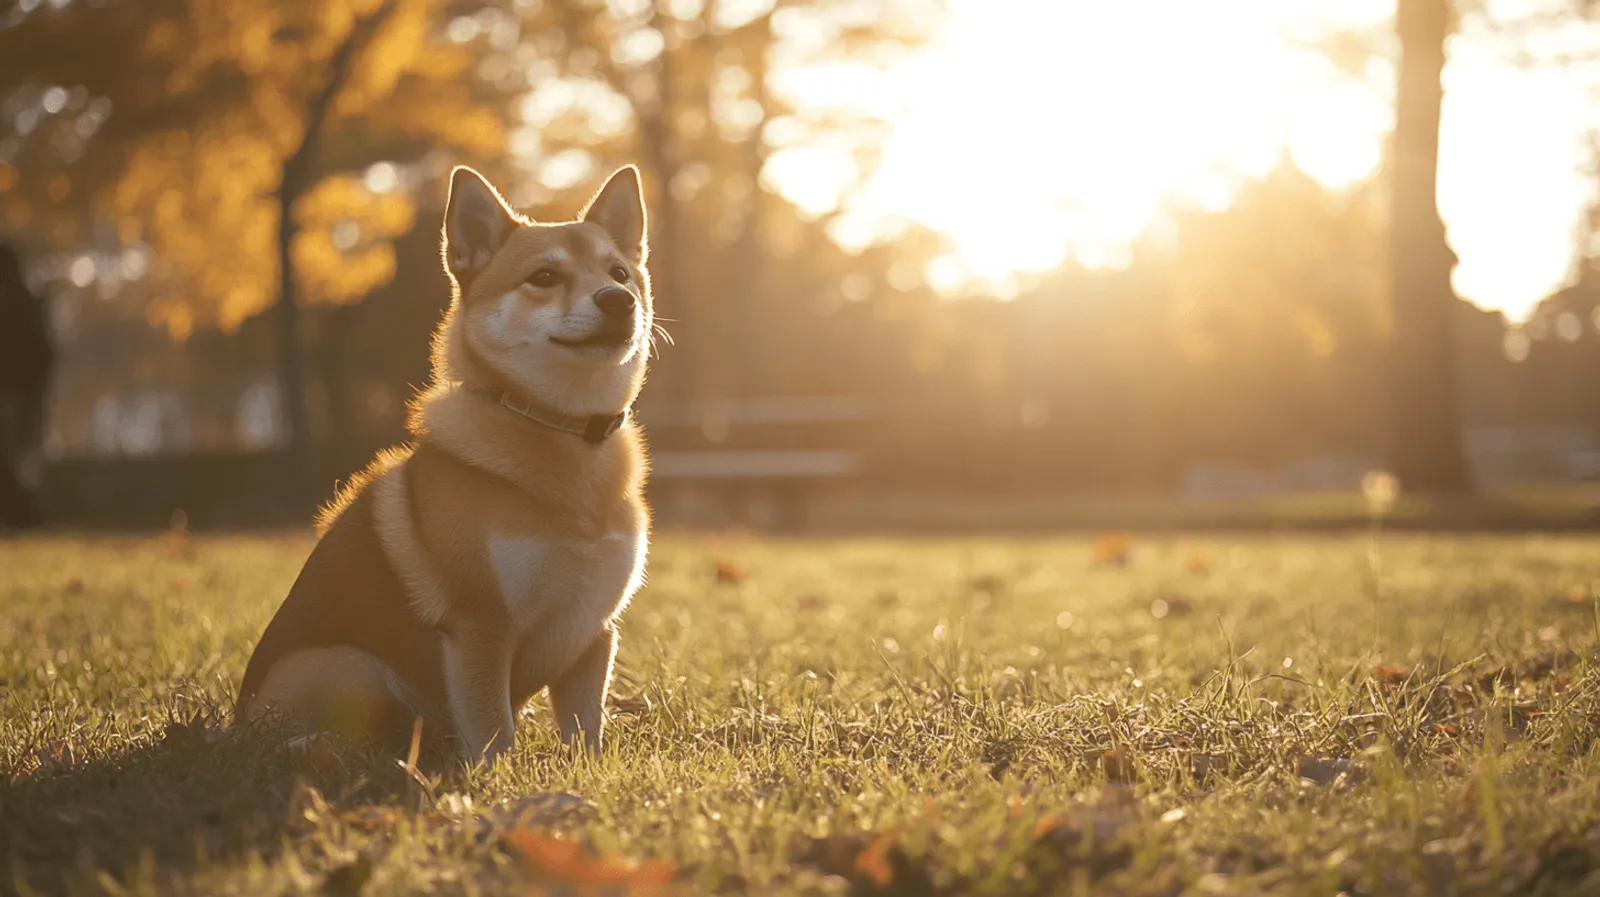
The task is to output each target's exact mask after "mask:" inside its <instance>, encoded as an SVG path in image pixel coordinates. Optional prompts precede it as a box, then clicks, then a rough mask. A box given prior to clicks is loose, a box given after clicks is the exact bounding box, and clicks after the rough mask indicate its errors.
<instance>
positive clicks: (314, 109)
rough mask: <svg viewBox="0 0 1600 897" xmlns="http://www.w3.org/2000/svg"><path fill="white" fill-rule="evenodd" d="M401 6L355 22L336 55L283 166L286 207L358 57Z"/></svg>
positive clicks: (391, 2) (301, 184) (390, 1)
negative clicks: (303, 126)
mask: <svg viewBox="0 0 1600 897" xmlns="http://www.w3.org/2000/svg"><path fill="white" fill-rule="evenodd" d="M398 5H399V0H386V2H385V3H384V4H383V5H382V6H380V7H378V8H377V9H375V10H373V11H372V12H371V13H369V14H368V15H366V16H364V17H362V18H360V19H358V20H356V23H355V25H353V26H352V27H351V28H350V33H349V34H348V35H346V36H345V39H344V42H343V43H341V44H340V45H339V48H338V49H337V50H335V51H334V53H333V58H332V59H331V60H329V62H328V81H327V83H325V84H323V85H322V89H321V90H320V91H318V92H317V94H316V96H314V97H312V98H311V105H310V107H309V109H308V111H307V115H306V130H305V134H304V135H302V136H301V138H300V145H299V146H298V147H296V148H295V151H294V152H293V153H291V154H290V155H289V158H287V159H285V160H284V163H283V183H282V184H281V185H279V187H278V190H279V192H280V193H281V194H282V195H283V197H284V199H285V200H286V201H285V203H284V205H285V206H287V205H288V204H289V202H291V201H292V200H293V198H294V197H296V196H298V195H300V193H301V192H302V191H303V190H304V189H305V186H306V185H305V181H306V175H307V174H308V173H309V170H310V167H311V160H312V158H313V157H314V156H315V155H316V151H317V146H318V144H319V143H320V142H321V140H322V135H323V132H324V131H325V130H326V128H327V124H328V113H329V112H330V111H331V110H332V108H333V102H334V100H336V99H338V98H339V94H340V92H341V91H343V90H344V85H345V82H346V81H348V80H350V70H351V69H352V68H354V67H355V60H356V57H357V56H358V55H360V52H361V51H362V50H363V49H365V48H366V46H367V44H369V43H371V42H372V38H373V35H375V34H377V32H378V28H379V27H381V26H382V25H383V23H384V22H385V21H386V20H388V18H389V16H391V15H392V14H393V13H394V10H395V7H396V6H398ZM285 211H287V208H286V209H285Z"/></svg>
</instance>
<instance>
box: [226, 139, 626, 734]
mask: <svg viewBox="0 0 1600 897" xmlns="http://www.w3.org/2000/svg"><path fill="white" fill-rule="evenodd" d="M644 214H645V213H644V204H643V201H642V196H641V193H640V189H639V181H638V172H637V171H635V170H634V169H633V168H631V167H629V168H624V169H622V170H620V171H618V172H617V173H616V174H614V175H613V176H612V178H611V179H610V181H608V182H607V184H606V186H605V187H604V188H603V189H602V190H601V191H600V193H599V194H598V195H597V196H596V197H595V200H594V201H593V202H592V203H591V204H590V206H589V208H588V210H586V211H585V213H584V214H583V216H581V217H580V219H579V220H577V221H574V222H569V223H565V224H558V225H540V224H533V223H531V222H528V221H526V220H524V219H521V218H519V217H517V216H516V215H515V214H514V213H512V212H511V211H510V210H509V209H507V208H506V206H505V204H504V203H503V201H502V200H501V199H500V197H499V194H498V193H496V192H495V190H494V188H492V187H490V186H489V185H488V184H487V182H485V181H483V180H482V178H481V177H480V176H478V175H477V173H476V172H473V171H471V170H470V169H464V168H458V169H457V170H456V171H455V172H454V173H453V175H452V178H451V188H450V200H449V203H448V204H447V210H446V213H445V226H444V240H443V253H444V260H445V268H446V270H447V271H448V272H449V274H450V276H451V279H452V282H453V284H454V286H455V289H454V291H453V297H452V301H451V304H450V309H449V311H448V312H447V314H446V315H445V318H444V321H443V323H442V324H441V325H440V327H439V330H438V332H437V333H436V334H435V337H434V344H433V368H434V377H433V382H432V384H431V386H430V387H429V388H428V389H427V390H426V391H424V392H423V393H422V395H420V396H419V397H418V399H417V401H416V402H415V404H414V405H413V408H412V414H411V420H410V429H411V433H412V435H413V437H414V442H413V445H412V446H410V447H407V448H403V449H397V450H391V451H388V452H385V453H383V454H381V455H380V456H379V457H378V458H377V459H376V460H375V461H374V462H373V463H372V464H371V465H370V466H369V467H368V468H367V470H365V471H364V472H362V473H361V474H360V475H359V476H357V477H356V478H355V479H354V480H353V481H352V482H351V483H350V484H349V485H348V486H347V487H346V488H345V489H344V490H342V492H341V493H340V495H339V496H338V498H337V499H336V500H335V502H334V503H333V505H332V506H330V508H329V509H328V510H327V511H326V512H325V513H324V514H323V516H322V518H321V520H320V521H319V528H320V530H321V533H322V536H321V539H320V541H319V542H318V544H317V546H316V548H315V550H313V552H312V554H311V557H310V558H309V559H308V560H307V561H306V565H305V568H304V569H303V570H302V572H301V574H300V578H299V579H298V580H297V581H296V582H295V584H294V587H293V588H292V589H291V590H290V592H289V595H288V597H287V598H286V599H285V601H284V603H283V605H282V607H280V608H279V610H278V613H277V615H276V616H275V617H274V618H273V620H272V622H271V623H270V624H269V625H268V627H267V630H266V632H265V633H264V634H263V636H262V638H261V642H260V644H259V645H258V646H257V647H256V651H255V653H254V655H252V657H251V658H250V664H249V667H248V668H247V669H246V671H245V677H244V682H243V684H242V685H241V687H240V695H239V703H238V708H237V715H238V716H239V717H240V718H241V719H245V720H255V719H259V718H261V717H263V716H267V715H269V714H283V715H286V716H287V717H288V718H290V719H291V720H293V721H294V722H296V723H299V724H301V725H302V726H306V727H309V728H311V729H313V730H320V731H339V732H344V733H348V734H352V735H357V736H361V737H364V738H377V737H382V736H384V735H386V734H390V733H394V734H399V733H407V732H409V731H410V729H411V725H412V721H413V720H414V719H415V718H416V717H418V716H420V717H422V718H423V719H424V720H425V721H427V722H428V723H431V724H432V725H433V726H434V730H435V731H436V732H439V731H442V732H443V733H444V734H446V735H448V736H450V739H451V741H452V743H453V745H454V747H455V749H456V750H457V752H458V753H459V755H460V756H461V758H462V759H463V760H465V761H467V762H475V761H477V760H479V759H490V760H492V759H493V758H495V757H496V756H498V755H500V754H502V753H503V752H505V751H506V750H507V749H509V748H510V747H511V746H512V744H513V740H514V730H515V723H516V718H517V714H518V710H519V708H520V707H521V706H522V705H523V704H524V703H525V702H526V701H527V700H528V699H529V698H531V697H532V696H534V695H535V694H537V693H538V692H539V691H540V690H541V689H544V688H547V687H548V689H549V694H550V703H551V706H552V709H553V710H554V712H555V717H556V723H557V725H558V727H559V729H560V732H561V735H562V737H563V738H564V739H565V740H566V741H567V742H568V743H576V744H582V745H583V746H585V747H588V748H590V749H596V748H598V747H599V745H600V737H601V728H602V726H603V724H604V716H605V715H604V709H603V708H604V701H605V694H606V690H607V688H608V685H609V682H610V677H611V664H612V657H613V655H614V653H615V651H616V644H617V632H616V620H617V615H618V614H619V613H620V612H621V611H622V609H623V607H624V606H625V605H626V604H627V603H628V601H629V599H630V598H631V597H632V595H633V593H634V592H635V591H636V590H637V589H638V588H639V587H640V585H641V584H642V582H643V578H644V567H645V553H646V547H647V543H648V537H649V515H648V512H647V510H646V508H645V504H644V499H643V495H642V492H643V488H644V480H645V474H646V465H645V457H644V446H643V441H642V439H641V437H640V435H639V433H638V432H637V430H636V429H635V428H634V426H633V425H632V423H631V421H630V422H626V423H624V424H623V425H622V426H621V428H620V429H618V430H617V431H616V432H615V433H612V434H611V435H610V436H609V437H607V438H605V439H603V441H600V442H599V443H598V444H594V443H591V442H589V441H587V440H586V439H584V438H581V437H580V436H578V435H574V434H573V433H570V432H563V431H561V430H558V429H554V428H551V427H549V426H545V425H542V424H541V423H539V422H537V421H536V420H532V419H529V417H527V416H525V415H524V414H520V413H518V412H517V411H514V410H512V409H511V408H509V407H507V404H506V403H504V402H502V401H499V400H497V399H496V398H495V396H500V397H501V398H504V397H508V396H509V397H515V399H516V400H517V402H519V403H526V404H528V405H531V406H533V407H538V408H543V409H547V410H548V412H549V413H551V414H554V415H557V416H562V415H565V416H571V417H579V418H581V417H583V416H594V417H596V418H602V417H605V416H612V415H617V414H619V413H620V412H623V411H625V410H626V409H627V408H629V407H630V406H631V405H632V403H633V401H634V398H635V397H636V396H637V394H638V391H639V388H640V386H641V385H642V384H643V381H644V371H645V359H646V356H647V354H648V347H649V335H650V332H651V328H652V326H653V319H652V309H651V302H650V293H649V282H648V280H647V277H646V274H645V271H644V262H645V254H646V249H645V238H644V233H645V217H644ZM552 272H554V273H553V274H552ZM619 286H620V287H621V288H623V289H625V290H626V291H627V292H628V293H630V294H631V296H632V300H631V302H632V304H631V306H629V307H628V310H627V311H625V312H619V311H617V307H616V304H615V301H613V302H612V303H611V304H610V305H608V306H607V307H608V308H610V311H609V312H608V311H606V310H605V309H603V308H602V302H601V301H600V300H601V294H602V293H606V294H608V295H606V296H604V297H603V298H605V299H607V300H617V299H618V295H617V293H616V288H617V287H619ZM583 340H604V341H606V342H604V343H592V344H584V343H582V342H581V341H583ZM624 340H625V341H624ZM612 341H616V342H615V344H612ZM574 343H578V344H577V345H574ZM490 390H493V391H495V392H492V393H491V392H489V391H490Z"/></svg>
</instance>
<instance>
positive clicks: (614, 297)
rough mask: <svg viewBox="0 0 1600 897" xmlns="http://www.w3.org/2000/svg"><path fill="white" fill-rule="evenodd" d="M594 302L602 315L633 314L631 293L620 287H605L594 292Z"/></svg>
mask: <svg viewBox="0 0 1600 897" xmlns="http://www.w3.org/2000/svg"><path fill="white" fill-rule="evenodd" d="M594 304H595V306H596V307H597V308H599V309H600V313H601V314H603V315H615V316H621V315H631V314H633V294H632V293H630V292H628V291H627V290H625V289H623V288H622V287H606V288H605V289H603V290H601V291H600V292H598V293H595V294H594Z"/></svg>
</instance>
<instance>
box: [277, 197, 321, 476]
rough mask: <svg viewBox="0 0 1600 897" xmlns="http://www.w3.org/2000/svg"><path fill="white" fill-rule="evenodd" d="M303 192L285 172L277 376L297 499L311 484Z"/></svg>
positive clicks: (281, 206)
mask: <svg viewBox="0 0 1600 897" xmlns="http://www.w3.org/2000/svg"><path fill="white" fill-rule="evenodd" d="M299 195H300V191H299V190H298V189H291V188H290V185H289V178H288V173H287V172H286V173H285V177H284V181H283V186H282V189H280V190H279V191H278V373H279V376H280V378H281V380H282V388H283V411H284V418H285V423H286V424H288V427H289V433H288V436H289V444H288V448H289V463H290V469H289V474H290V476H291V477H293V483H292V489H293V494H294V496H295V497H296V498H299V493H300V491H301V490H303V489H307V488H308V487H309V486H310V484H311V478H312V471H311V467H312V462H313V460H314V458H313V456H312V451H311V426H310V414H308V413H307V411H306V383H305V349H304V346H302V345H301V339H300V306H299V303H298V302H297V301H296V299H295V295H294V284H295V275H294V237H295V233H296V230H297V229H296V227H295V223H294V202H295V200H296V199H298V198H299Z"/></svg>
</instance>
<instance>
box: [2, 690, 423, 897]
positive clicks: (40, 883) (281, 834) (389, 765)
mask: <svg viewBox="0 0 1600 897" xmlns="http://www.w3.org/2000/svg"><path fill="white" fill-rule="evenodd" d="M284 743H285V738H284V736H283V734H282V733H280V732H261V731H253V732H252V731H242V730H230V729H222V728H218V727H215V726H211V725H207V724H206V723H204V722H202V721H200V720H195V721H191V722H189V723H175V724H173V725H170V726H168V728H167V730H166V733H165V737H164V738H162V739H161V740H160V741H159V742H156V743H153V744H142V745H137V746H130V747H128V748H126V749H123V750H116V749H113V750H112V751H111V752H110V753H109V754H108V755H107V756H103V757H98V758H95V759H92V760H80V761H75V760H74V759H73V758H72V757H71V756H70V755H67V756H56V757H47V758H45V759H44V761H43V763H42V765H41V766H40V767H38V768H36V769H34V770H32V771H31V772H28V773H23V774H15V775H12V776H9V777H8V778H6V779H4V780H0V892H18V893H22V894H27V893H29V892H36V893H40V894H58V893H98V892H103V891H106V890H108V889H107V888H106V887H105V886H104V884H103V882H102V876H109V877H110V878H111V879H113V880H115V881H117V882H123V883H128V882H149V883H151V884H154V885H156V886H157V887H160V885H161V883H162V882H164V881H168V880H170V879H171V877H172V876H174V875H181V874H183V873H185V872H189V871H193V870H196V869H198V868H201V867H203V866H205V865H207V864H210V863H215V862H219V861H227V860H230V859H233V860H237V859H242V858H244V857H247V856H250V855H256V856H259V857H262V858H266V859H270V858H271V857H273V856H274V855H276V854H278V853H280V852H281V851H282V850H283V849H284V847H285V845H286V844H288V843H291V842H292V840H293V839H294V838H295V837H296V836H298V835H301V834H304V833H306V832H308V831H310V830H311V829H312V828H313V822H314V818H315V816H316V812H317V811H319V810H326V809H327V808H328V807H330V806H331V807H333V808H334V809H336V810H347V809H351V808H354V807H358V806H362V805H366V804H372V803H377V802H389V803H392V802H395V801H397V800H400V799H402V798H403V795H404V793H405V788H406V774H405V772H404V771H403V770H401V769H400V768H399V767H398V766H397V765H396V764H395V762H394V760H393V758H392V757H390V758H385V757H380V756H377V755H371V756H365V757H360V758H352V757H350V756H347V755H341V758H339V759H335V758H333V757H331V756H324V757H321V758H318V757H308V756H306V755H305V754H297V753H295V752H293V751H290V750H288V749H286V748H285V747H284Z"/></svg>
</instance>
